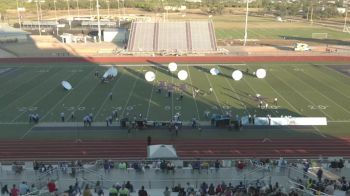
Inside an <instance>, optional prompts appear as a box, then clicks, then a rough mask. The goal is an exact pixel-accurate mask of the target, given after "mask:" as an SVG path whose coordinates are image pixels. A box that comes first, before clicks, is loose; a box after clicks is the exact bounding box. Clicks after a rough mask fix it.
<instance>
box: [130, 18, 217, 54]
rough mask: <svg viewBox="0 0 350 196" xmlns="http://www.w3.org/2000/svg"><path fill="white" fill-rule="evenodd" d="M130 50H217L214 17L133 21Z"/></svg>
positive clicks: (189, 51)
mask: <svg viewBox="0 0 350 196" xmlns="http://www.w3.org/2000/svg"><path fill="white" fill-rule="evenodd" d="M128 51H129V52H161V51H169V52H174V51H177V52H182V53H196V52H201V53H203V52H204V53H205V52H213V51H217V45H216V37H215V31H214V27H213V24H212V21H205V20H204V21H169V22H133V23H132V25H131V33H130V37H129V43H128Z"/></svg>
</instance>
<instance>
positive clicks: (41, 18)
mask: <svg viewBox="0 0 350 196" xmlns="http://www.w3.org/2000/svg"><path fill="white" fill-rule="evenodd" d="M39 12H40V20H43V12H42V10H41V0H39Z"/></svg>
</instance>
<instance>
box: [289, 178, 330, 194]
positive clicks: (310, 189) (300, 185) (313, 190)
mask: <svg viewBox="0 0 350 196" xmlns="http://www.w3.org/2000/svg"><path fill="white" fill-rule="evenodd" d="M288 182H289V183H290V184H293V185H297V186H298V187H303V189H300V188H298V187H295V188H298V189H299V190H304V191H303V192H305V193H306V194H310V192H306V191H305V190H309V191H312V192H315V193H317V192H318V193H319V194H317V195H324V196H331V195H329V194H327V193H324V192H321V191H318V190H316V189H313V188H307V187H305V186H304V185H302V184H299V183H297V182H294V181H292V180H288ZM311 195H316V194H311Z"/></svg>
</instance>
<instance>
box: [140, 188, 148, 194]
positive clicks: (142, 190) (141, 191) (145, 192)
mask: <svg viewBox="0 0 350 196" xmlns="http://www.w3.org/2000/svg"><path fill="white" fill-rule="evenodd" d="M139 196H148V193H147V191H146V190H145V187H144V186H141V189H140V190H139Z"/></svg>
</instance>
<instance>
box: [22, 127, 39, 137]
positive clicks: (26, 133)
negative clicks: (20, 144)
mask: <svg viewBox="0 0 350 196" xmlns="http://www.w3.org/2000/svg"><path fill="white" fill-rule="evenodd" d="M34 127H35V126H32V127H31V128H30V129H28V131H27V132H25V133H24V134H23V135H22V137H21V138H20V139H21V140H23V139H24V137H25V136H27V135H28V134H29V133H30V131H32V129H33V128H34Z"/></svg>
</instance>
